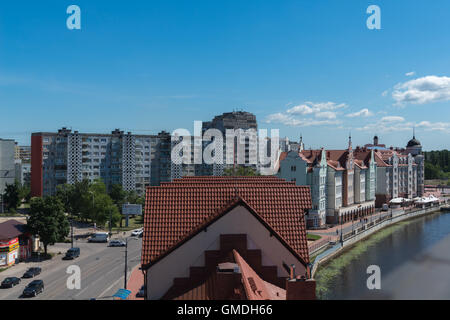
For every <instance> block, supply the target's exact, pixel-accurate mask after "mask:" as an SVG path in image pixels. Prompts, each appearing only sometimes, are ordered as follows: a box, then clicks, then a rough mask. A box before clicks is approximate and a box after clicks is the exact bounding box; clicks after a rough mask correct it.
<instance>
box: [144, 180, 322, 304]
mask: <svg viewBox="0 0 450 320" xmlns="http://www.w3.org/2000/svg"><path fill="white" fill-rule="evenodd" d="M309 208H311V196H310V190H309V187H307V186H296V185H295V184H294V183H292V182H286V181H284V180H282V179H279V178H277V177H273V176H258V177H185V178H182V179H176V180H174V181H173V182H171V183H163V184H161V186H159V187H149V188H148V189H147V194H146V207H145V218H144V237H143V245H142V270H143V272H144V276H145V283H146V285H147V293H146V297H147V299H213V300H216V299H246V300H247V299H249V300H254V299H255V300H265V299H310V298H314V297H315V283H314V281H313V280H311V279H309V274H310V264H309V262H310V261H309V254H308V246H307V240H306V225H305V214H306V212H307V210H308V209H309Z"/></svg>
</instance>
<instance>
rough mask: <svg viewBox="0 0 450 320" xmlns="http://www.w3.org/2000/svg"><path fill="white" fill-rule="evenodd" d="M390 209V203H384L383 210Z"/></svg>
mask: <svg viewBox="0 0 450 320" xmlns="http://www.w3.org/2000/svg"><path fill="white" fill-rule="evenodd" d="M388 210H389V205H388V204H387V203H383V206H382V208H381V211H388Z"/></svg>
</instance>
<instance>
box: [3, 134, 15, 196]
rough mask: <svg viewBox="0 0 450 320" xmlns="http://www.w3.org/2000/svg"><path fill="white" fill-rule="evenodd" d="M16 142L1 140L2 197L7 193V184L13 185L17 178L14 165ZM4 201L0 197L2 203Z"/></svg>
mask: <svg viewBox="0 0 450 320" xmlns="http://www.w3.org/2000/svg"><path fill="white" fill-rule="evenodd" d="M14 155H15V142H14V140H10V139H0V195H2V194H3V193H4V192H5V188H6V185H7V184H13V183H14V181H15V178H16V168H15V164H14ZM1 201H2V199H1V197H0V202H1Z"/></svg>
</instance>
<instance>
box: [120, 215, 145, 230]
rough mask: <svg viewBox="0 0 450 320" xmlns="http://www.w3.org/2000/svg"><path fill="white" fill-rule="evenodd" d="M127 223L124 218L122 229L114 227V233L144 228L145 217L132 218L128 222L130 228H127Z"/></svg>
mask: <svg viewBox="0 0 450 320" xmlns="http://www.w3.org/2000/svg"><path fill="white" fill-rule="evenodd" d="M125 223H126V219H125V218H124V219H123V220H122V228H120V227H114V228H112V232H117V231H130V230H134V229H139V228H142V227H143V226H144V219H143V216H136V218H130V219H129V220H128V227H125Z"/></svg>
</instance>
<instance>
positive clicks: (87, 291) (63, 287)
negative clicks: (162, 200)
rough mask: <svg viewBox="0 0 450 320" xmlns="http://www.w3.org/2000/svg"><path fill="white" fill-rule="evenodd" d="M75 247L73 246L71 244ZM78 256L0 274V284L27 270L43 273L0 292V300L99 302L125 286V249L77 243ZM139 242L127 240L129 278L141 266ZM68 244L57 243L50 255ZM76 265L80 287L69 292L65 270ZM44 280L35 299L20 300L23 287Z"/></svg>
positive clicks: (131, 239)
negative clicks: (137, 266) (35, 267)
mask: <svg viewBox="0 0 450 320" xmlns="http://www.w3.org/2000/svg"><path fill="white" fill-rule="evenodd" d="M74 246H75V245H74ZM76 246H77V247H79V248H80V256H79V257H78V258H76V259H74V260H62V257H63V254H61V255H57V256H55V257H53V259H51V260H48V261H44V262H41V263H34V262H33V263H21V264H19V265H17V266H13V267H12V268H10V269H8V270H6V271H3V272H1V273H0V281H2V280H3V279H4V278H6V277H9V276H16V277H19V278H20V277H22V275H23V273H24V272H25V270H26V269H28V268H29V267H34V266H40V267H41V268H42V272H41V274H40V275H38V276H36V277H35V278H32V279H22V281H21V283H20V284H19V285H17V286H16V287H14V288H10V289H0V300H15V299H36V300H89V299H91V298H95V299H98V300H108V299H112V295H113V294H114V293H115V292H116V291H117V290H118V289H120V288H123V286H124V268H125V247H107V244H105V243H87V242H86V241H85V240H82V241H80V240H79V241H77V243H76ZM141 247H142V239H139V238H135V237H130V238H129V240H128V277H129V276H130V272H131V270H132V269H133V268H134V267H135V266H136V265H138V264H139V263H140V259H141ZM68 248H70V244H56V245H55V246H54V248H51V249H52V251H53V252H55V249H57V250H56V251H61V252H62V253H65V251H66V250H67V249H68ZM70 265H76V266H78V267H79V268H80V271H81V288H80V289H72V290H70V289H68V287H67V279H68V278H69V276H71V274H68V273H66V270H67V267H69V266H70ZM37 279H41V280H43V281H44V286H45V289H44V292H43V293H41V294H39V295H38V296H37V297H35V298H21V294H22V291H23V289H24V288H25V286H26V285H27V284H28V283H30V282H31V281H33V280H37Z"/></svg>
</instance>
